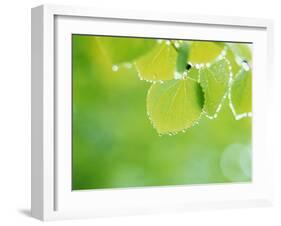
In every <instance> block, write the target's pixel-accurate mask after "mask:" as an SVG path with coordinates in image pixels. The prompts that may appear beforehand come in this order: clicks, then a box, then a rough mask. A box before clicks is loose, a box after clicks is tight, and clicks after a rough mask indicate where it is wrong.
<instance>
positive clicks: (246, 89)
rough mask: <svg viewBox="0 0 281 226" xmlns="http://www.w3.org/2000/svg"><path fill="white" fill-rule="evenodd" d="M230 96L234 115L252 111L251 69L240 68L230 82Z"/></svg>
mask: <svg viewBox="0 0 281 226" xmlns="http://www.w3.org/2000/svg"><path fill="white" fill-rule="evenodd" d="M230 97H231V103H232V105H233V107H234V110H235V112H234V113H235V114H236V115H235V116H237V115H242V114H247V113H250V112H252V70H248V71H246V70H244V69H241V70H240V72H239V73H238V75H237V76H236V77H235V79H234V80H233V82H232V86H231V92H230Z"/></svg>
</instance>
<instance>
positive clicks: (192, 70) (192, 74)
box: [187, 67, 199, 82]
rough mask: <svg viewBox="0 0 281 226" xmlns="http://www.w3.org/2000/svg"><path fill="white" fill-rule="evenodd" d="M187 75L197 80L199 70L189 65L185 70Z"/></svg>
mask: <svg viewBox="0 0 281 226" xmlns="http://www.w3.org/2000/svg"><path fill="white" fill-rule="evenodd" d="M187 76H188V78H190V79H193V80H195V81H198V82H199V70H198V69H197V68H195V67H191V68H190V69H189V70H188V72H187Z"/></svg>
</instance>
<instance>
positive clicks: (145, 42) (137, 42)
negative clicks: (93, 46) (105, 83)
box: [96, 36, 157, 64]
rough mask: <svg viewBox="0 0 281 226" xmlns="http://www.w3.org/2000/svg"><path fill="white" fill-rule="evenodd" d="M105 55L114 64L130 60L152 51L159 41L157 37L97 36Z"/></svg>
mask: <svg viewBox="0 0 281 226" xmlns="http://www.w3.org/2000/svg"><path fill="white" fill-rule="evenodd" d="M96 40H97V41H98V43H99V44H100V47H101V49H102V50H103V52H104V55H107V56H108V57H109V58H110V59H111V62H112V64H119V63H124V62H130V61H132V60H135V59H136V58H138V57H140V56H141V55H143V54H145V53H147V52H148V51H150V50H151V49H152V48H153V47H154V46H155V45H156V43H157V41H156V40H155V39H144V38H126V37H103V36H100V37H96Z"/></svg>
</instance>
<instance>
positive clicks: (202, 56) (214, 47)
mask: <svg viewBox="0 0 281 226" xmlns="http://www.w3.org/2000/svg"><path fill="white" fill-rule="evenodd" d="M223 49H224V46H223V45H220V44H217V43H215V42H204V41H193V42H192V43H191V46H190V55H189V61H190V62H191V63H192V64H206V63H211V62H213V61H214V60H215V59H216V58H217V57H218V56H219V55H220V54H221V53H222V51H223Z"/></svg>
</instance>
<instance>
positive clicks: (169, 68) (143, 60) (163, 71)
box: [135, 41, 177, 81]
mask: <svg viewBox="0 0 281 226" xmlns="http://www.w3.org/2000/svg"><path fill="white" fill-rule="evenodd" d="M176 61H177V51H176V50H175V49H174V47H173V46H172V45H171V43H170V42H169V41H163V42H162V43H160V44H158V45H157V46H156V47H155V48H153V49H152V50H151V51H150V52H148V53H147V54H145V55H143V56H142V57H140V58H139V59H138V60H137V61H136V62H135V64H136V67H137V70H138V73H139V77H140V78H141V79H144V80H147V81H165V80H171V79H173V78H174V75H175V71H176Z"/></svg>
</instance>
